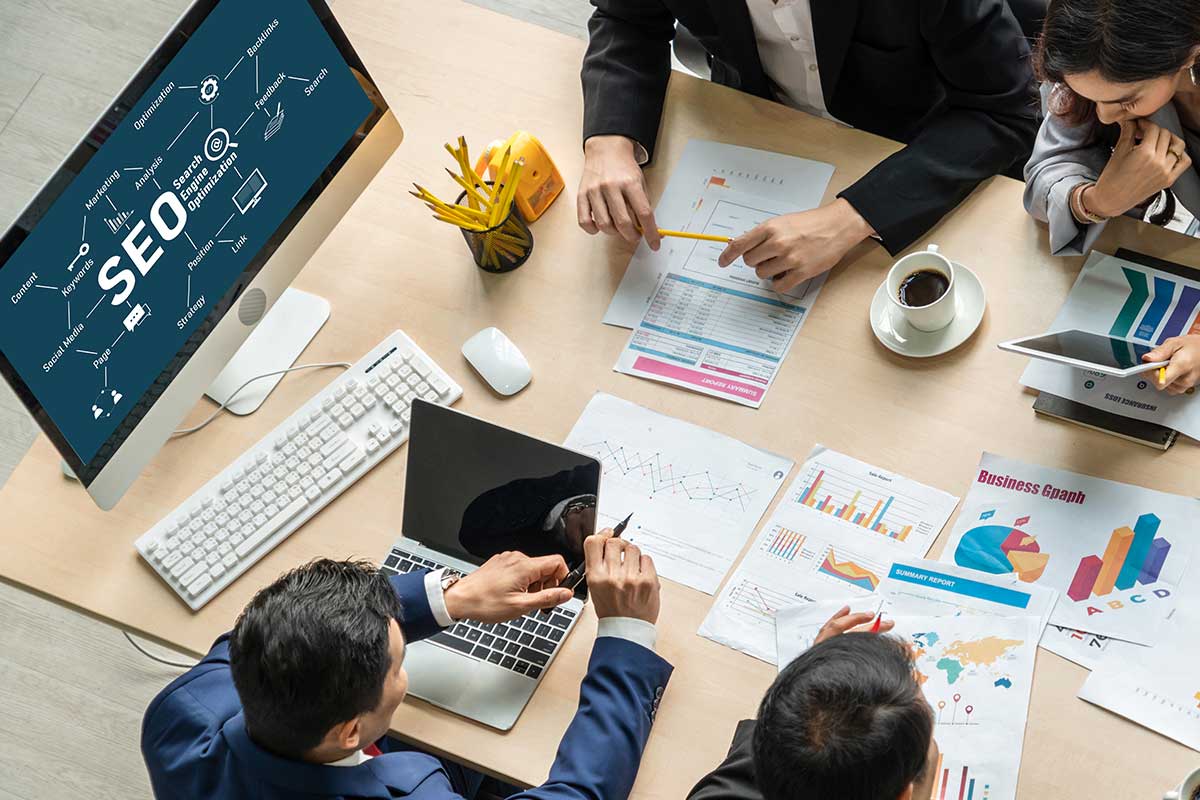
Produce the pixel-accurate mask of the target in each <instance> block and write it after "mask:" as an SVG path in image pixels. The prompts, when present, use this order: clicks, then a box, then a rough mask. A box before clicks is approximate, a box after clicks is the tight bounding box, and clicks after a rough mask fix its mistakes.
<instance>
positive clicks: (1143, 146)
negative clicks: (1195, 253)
mask: <svg viewBox="0 0 1200 800" xmlns="http://www.w3.org/2000/svg"><path fill="white" fill-rule="evenodd" d="M1034 59H1035V67H1036V69H1037V72H1038V75H1039V77H1040V78H1041V79H1042V81H1043V85H1042V104H1043V109H1044V111H1045V121H1044V122H1043V123H1042V127H1041V129H1040V130H1039V131H1038V137H1037V141H1036V143H1035V144H1034V148H1033V155H1032V157H1031V158H1030V159H1029V163H1028V164H1027V165H1026V166H1025V208H1026V210H1028V211H1029V213H1030V214H1032V215H1033V216H1034V217H1035V218H1037V219H1039V220H1041V221H1042V222H1046V223H1048V224H1049V226H1050V249H1051V251H1052V252H1053V253H1054V254H1055V255H1081V254H1083V253H1086V252H1087V251H1089V250H1090V249H1091V248H1092V245H1093V244H1094V243H1095V241H1096V238H1097V237H1098V236H1099V235H1100V232H1101V230H1103V228H1104V224H1105V222H1106V221H1107V220H1108V219H1110V218H1112V217H1116V216H1120V215H1122V214H1129V215H1131V216H1136V217H1138V218H1141V219H1146V220H1148V221H1151V222H1155V223H1157V224H1167V223H1168V222H1172V221H1174V224H1173V225H1172V227H1182V228H1184V229H1185V230H1187V229H1189V228H1190V229H1191V231H1192V232H1195V231H1196V229H1197V228H1200V224H1197V223H1196V220H1195V218H1197V217H1200V175H1198V174H1197V172H1196V170H1195V169H1193V168H1192V157H1191V155H1189V153H1196V154H1200V63H1198V62H1200V2H1197V1H1196V0H1154V2H1146V0H1051V2H1050V5H1049V7H1048V8H1047V10H1046V21H1045V24H1044V27H1043V30H1042V36H1041V38H1040V40H1039V42H1038V46H1037V48H1036V50H1035V53H1034ZM1167 359H1170V360H1171V365H1170V367H1168V369H1167V373H1166V377H1165V379H1164V380H1163V381H1162V383H1161V385H1160V386H1159V388H1160V389H1165V390H1167V391H1169V392H1171V393H1172V394H1179V393H1182V392H1184V391H1186V390H1187V389H1188V388H1190V387H1192V386H1194V385H1196V383H1197V382H1198V381H1200V336H1180V337H1176V338H1174V339H1168V340H1167V341H1165V342H1163V344H1162V345H1160V346H1159V347H1158V348H1156V349H1155V350H1154V351H1153V352H1151V353H1150V354H1149V355H1148V356H1147V360H1156V361H1158V360H1167Z"/></svg>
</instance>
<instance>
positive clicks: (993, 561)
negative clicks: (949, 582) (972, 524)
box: [954, 525, 1050, 583]
mask: <svg viewBox="0 0 1200 800" xmlns="http://www.w3.org/2000/svg"><path fill="white" fill-rule="evenodd" d="M1041 550H1042V548H1041V546H1040V545H1038V543H1037V539H1036V538H1035V537H1034V536H1031V535H1029V534H1027V533H1025V532H1024V531H1022V530H1019V529H1017V528H1014V527H1011V526H1008V525H980V526H979V527H977V528H972V529H971V530H969V531H967V532H966V533H964V534H963V537H962V540H961V541H959V543H958V547H957V548H956V549H955V551H954V563H956V564H958V565H959V566H960V567H967V568H969V569H977V570H979V571H980V572H990V573H991V574H993V575H1003V574H1005V573H1009V572H1015V573H1016V574H1017V578H1019V579H1020V580H1022V581H1024V582H1025V583H1033V582H1034V581H1036V580H1037V579H1038V578H1040V577H1042V573H1043V572H1045V570H1046V564H1047V563H1048V562H1049V561H1050V554H1049V553H1043V552H1041Z"/></svg>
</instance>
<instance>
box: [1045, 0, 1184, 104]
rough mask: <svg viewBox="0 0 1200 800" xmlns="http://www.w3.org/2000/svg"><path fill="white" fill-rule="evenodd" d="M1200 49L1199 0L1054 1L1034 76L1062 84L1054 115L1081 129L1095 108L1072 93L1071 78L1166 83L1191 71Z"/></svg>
mask: <svg viewBox="0 0 1200 800" xmlns="http://www.w3.org/2000/svg"><path fill="white" fill-rule="evenodd" d="M1197 45H1200V3H1197V2H1195V0H1154V2H1146V0H1051V2H1050V5H1049V7H1048V8H1047V9H1046V19H1045V22H1044V23H1043V25H1042V35H1041V36H1040V37H1039V38H1038V42H1037V46H1036V47H1035V48H1034V70H1035V72H1036V73H1037V77H1038V78H1039V79H1040V80H1044V81H1051V82H1053V83H1056V84H1058V88H1056V89H1055V92H1054V94H1053V95H1052V97H1051V103H1050V111H1051V113H1054V114H1058V115H1060V116H1063V117H1066V118H1067V119H1068V120H1070V121H1071V122H1074V123H1077V124H1078V123H1083V122H1086V121H1089V120H1092V119H1094V117H1095V109H1096V106H1095V104H1094V103H1093V102H1091V101H1090V100H1087V99H1086V98H1083V97H1080V96H1079V95H1077V94H1075V93H1074V92H1072V91H1071V90H1070V88H1069V87H1067V85H1066V83H1065V78H1066V76H1067V75H1078V74H1081V73H1084V72H1091V71H1092V70H1096V71H1097V72H1099V74H1100V76H1101V77H1102V78H1104V79H1105V80H1109V81H1113V82H1114V83H1135V82H1137V81H1144V80H1150V79H1152V78H1161V77H1163V76H1165V75H1173V74H1174V73H1176V72H1178V71H1179V70H1181V69H1183V68H1184V67H1187V66H1189V65H1190V64H1191V63H1192V62H1193V60H1194V56H1193V50H1194V48H1195V47H1196V46H1197Z"/></svg>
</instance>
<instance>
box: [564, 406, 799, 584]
mask: <svg viewBox="0 0 1200 800" xmlns="http://www.w3.org/2000/svg"><path fill="white" fill-rule="evenodd" d="M564 444H565V445H566V446H567V447H569V448H571V449H573V450H577V451H579V452H581V453H587V454H588V455H591V456H593V457H595V458H596V459H597V460H599V461H600V463H601V465H603V468H604V473H603V477H602V479H601V484H600V506H599V508H598V509H597V512H598V513H597V523H598V526H599V527H613V526H615V525H616V524H617V523H618V522H620V521H621V520H623V519H624V518H625V517H626V516H628V515H629V514H630V512H632V513H633V519H632V520H631V521H630V524H629V528H628V529H627V530H626V531H625V533H624V534H623V537H624V538H625V539H628V540H629V541H631V542H634V543H636V544H637V546H638V547H640V548H641V549H642V550H643V551H644V552H646V553H647V554H648V555H649V556H651V557H652V558H653V559H654V564H655V567H656V569H657V570H658V573H659V575H661V576H662V577H664V578H669V579H670V580H673V581H677V582H679V583H682V584H684V585H686V586H691V587H692V588H693V589H699V590H700V591H702V592H707V593H709V594H712V593H713V592H715V591H716V590H717V587H718V586H719V585H720V583H721V579H722V578H724V577H725V573H726V572H728V571H729V568H730V567H731V566H732V565H733V562H734V559H736V558H737V554H738V553H739V552H741V549H742V547H743V546H744V545H745V544H746V539H748V538H749V537H750V534H751V533H753V532H754V528H755V526H756V525H758V522H759V520H761V519H762V515H763V514H764V513H765V512H766V510H767V506H769V505H770V504H771V500H773V499H774V497H775V493H776V492H778V491H779V487H780V486H782V485H783V480H784V478H786V477H787V474H788V473H789V472H790V471H791V469H792V461H791V460H790V459H786V458H783V457H781V456H777V455H775V454H773V453H768V452H766V451H765V450H759V449H758V448H755V447H751V446H750V445H747V444H744V443H742V442H739V441H738V440H736V439H732V438H730V437H728V436H724V435H722V434H719V433H716V432H714V431H711V430H708V429H707V428H702V427H700V426H698V425H692V424H691V423H687V422H683V421H682V420H678V419H675V418H673V417H668V416H666V415H664V414H659V413H657V412H655V411H651V410H650V409H648V408H643V407H642V406H639V405H636V404H635V403H630V402H628V401H626V400H621V399H620V398H617V397H613V396H612V395H609V394H603V393H597V394H596V395H594V396H593V397H592V399H591V400H590V401H589V402H588V404H587V407H586V408H585V409H584V411H583V414H582V415H580V417H579V420H578V421H577V422H576V423H575V427H574V428H573V429H572V430H571V433H570V435H569V436H567V440H566V442H565V443H564Z"/></svg>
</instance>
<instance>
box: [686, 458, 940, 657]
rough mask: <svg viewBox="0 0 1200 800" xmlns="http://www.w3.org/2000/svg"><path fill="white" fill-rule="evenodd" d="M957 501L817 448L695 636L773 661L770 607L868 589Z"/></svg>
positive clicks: (920, 543)
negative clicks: (698, 634)
mask: <svg viewBox="0 0 1200 800" xmlns="http://www.w3.org/2000/svg"><path fill="white" fill-rule="evenodd" d="M957 503H958V498H957V497H955V496H954V495H951V494H948V493H946V492H943V491H941V490H939V489H935V488H933V487H930V486H925V485H924V484H921V483H918V482H916V481H914V480H911V479H910V478H906V477H904V476H903V475H899V474H896V473H892V472H889V471H887V470H884V469H881V468H879V467H875V466H872V465H870V464H867V463H864V462H862V461H859V460H858V459H855V458H852V457H851V456H848V455H845V454H843V453H839V452H837V451H834V450H830V449H828V448H826V447H824V446H822V445H817V446H816V447H814V448H813V450H812V452H811V453H809V456H808V458H807V459H806V460H805V462H804V464H803V465H802V466H801V468H800V470H799V472H798V474H797V476H796V479H795V480H794V481H793V482H792V484H791V486H790V487H789V489H788V494H787V497H786V498H785V499H784V500H783V501H782V502H781V503H780V504H779V506H778V507H777V508H776V509H775V512H774V513H773V514H772V515H771V518H770V520H768V522H767V524H766V525H764V526H763V530H762V531H761V532H760V533H759V535H758V537H757V539H755V542H754V546H753V547H752V548H751V549H750V551H749V552H748V553H747V554H746V556H745V558H743V559H742V562H741V564H739V565H738V568H737V570H736V571H735V572H734V574H733V575H732V576H731V577H730V579H729V581H728V582H727V583H726V584H725V586H724V588H723V589H722V590H721V594H720V596H719V597H718V598H717V602H716V603H715V604H714V605H713V607H712V609H711V610H710V611H709V613H708V616H707V617H705V619H704V622H703V624H702V625H701V626H700V631H699V633H700V635H701V636H704V637H706V638H709V639H712V640H713V641H716V642H720V643H721V644H724V645H727V646H729V647H732V648H734V649H736V650H741V651H742V652H744V653H747V654H749V655H752V656H754V657H755V658H760V659H762V660H764V661H769V662H771V663H774V662H775V614H776V612H778V611H779V609H781V608H785V607H787V606H792V605H796V604H797V603H811V602H818V601H822V600H847V599H849V598H853V597H860V596H864V595H870V594H871V593H872V592H874V591H875V590H876V588H877V587H878V586H879V583H880V581H881V579H882V578H883V576H885V575H887V574H888V570H889V568H890V566H891V564H892V562H893V561H894V560H895V559H897V558H910V557H912V556H917V557H919V556H923V555H924V554H925V552H926V551H927V550H928V549H929V546H930V544H932V542H933V540H934V539H935V538H936V537H937V535H938V533H939V532H940V531H941V529H942V527H943V526H944V525H945V524H946V521H947V520H948V519H949V518H950V514H951V513H953V511H954V507H955V505H957Z"/></svg>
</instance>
